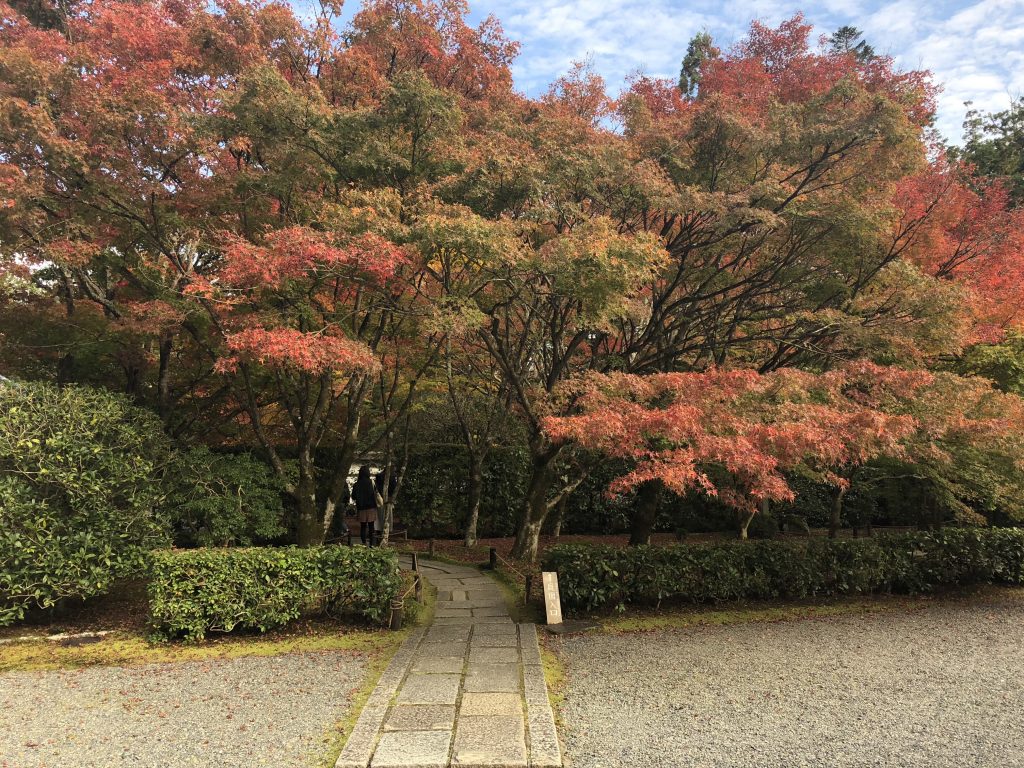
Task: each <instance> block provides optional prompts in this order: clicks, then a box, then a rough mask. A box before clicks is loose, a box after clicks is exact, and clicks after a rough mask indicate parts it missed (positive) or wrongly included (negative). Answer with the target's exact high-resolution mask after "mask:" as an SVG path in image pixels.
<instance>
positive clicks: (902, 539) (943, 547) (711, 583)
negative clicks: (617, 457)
mask: <svg viewBox="0 0 1024 768" xmlns="http://www.w3.org/2000/svg"><path fill="white" fill-rule="evenodd" d="M544 570H547V571H557V572H558V582H559V590H560V592H561V596H562V601H563V603H564V605H565V607H566V609H567V610H570V611H602V610H610V609H616V608H622V607H624V606H625V605H627V604H653V603H657V602H660V601H662V600H677V601H682V602H693V603H706V602H716V601H722V600H740V599H753V600H768V599H774V598H780V597H781V598H791V599H792V598H805V597H812V596H822V595H841V594H867V593H873V592H904V593H915V592H926V591H928V590H932V589H935V588H937V587H943V586H954V585H965V584H979V583H1003V584H1024V530H1022V529H1019V528H947V529H945V530H942V531H938V532H934V533H912V534H899V535H894V536H883V537H878V538H871V539H846V540H833V539H810V540H804V541H747V542H734V543H724V544H713V545H703V546H701V545H697V546H672V547H630V548H627V549H619V548H615V547H608V546H594V545H588V544H568V545H561V546H557V547H553V548H552V549H550V550H548V552H547V553H546V554H545V556H544Z"/></svg>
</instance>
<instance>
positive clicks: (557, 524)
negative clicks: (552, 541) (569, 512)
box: [551, 496, 569, 539]
mask: <svg viewBox="0 0 1024 768" xmlns="http://www.w3.org/2000/svg"><path fill="white" fill-rule="evenodd" d="M568 504H569V497H568V496H563V497H562V499H561V500H560V501H559V502H558V506H557V507H555V509H556V514H555V520H554V522H553V523H552V524H551V535H552V536H554V537H555V538H556V539H557V538H558V537H559V536H561V535H562V521H563V520H565V508H566V506H567V505H568Z"/></svg>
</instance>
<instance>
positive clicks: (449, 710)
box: [384, 704, 455, 731]
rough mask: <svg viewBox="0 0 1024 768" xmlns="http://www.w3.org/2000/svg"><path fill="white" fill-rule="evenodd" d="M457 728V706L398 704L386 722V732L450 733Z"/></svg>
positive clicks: (392, 709)
mask: <svg viewBox="0 0 1024 768" xmlns="http://www.w3.org/2000/svg"><path fill="white" fill-rule="evenodd" d="M454 727H455V706H454V705H450V704H397V705H395V706H394V707H392V708H391V714H390V715H388V719H387V720H386V721H385V722H384V730H385V731H450V730H452V728H454Z"/></svg>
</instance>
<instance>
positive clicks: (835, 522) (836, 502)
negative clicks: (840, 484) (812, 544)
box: [828, 488, 847, 539]
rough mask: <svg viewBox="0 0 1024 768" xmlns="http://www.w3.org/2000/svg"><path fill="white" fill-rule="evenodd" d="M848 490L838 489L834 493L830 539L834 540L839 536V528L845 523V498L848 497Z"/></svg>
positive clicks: (829, 522)
mask: <svg viewBox="0 0 1024 768" xmlns="http://www.w3.org/2000/svg"><path fill="white" fill-rule="evenodd" d="M846 491H847V489H846V488H836V489H835V491H833V492H832V508H831V510H830V513H829V518H828V537H829V538H830V539H834V538H835V537H836V536H838V535H839V528H840V526H841V525H842V522H843V498H844V497H845V496H846Z"/></svg>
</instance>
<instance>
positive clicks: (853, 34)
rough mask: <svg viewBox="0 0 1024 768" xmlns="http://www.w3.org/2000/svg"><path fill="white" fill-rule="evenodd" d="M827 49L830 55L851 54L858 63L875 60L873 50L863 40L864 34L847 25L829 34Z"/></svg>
mask: <svg viewBox="0 0 1024 768" xmlns="http://www.w3.org/2000/svg"><path fill="white" fill-rule="evenodd" d="M828 47H829V52H831V53H835V54H844V53H852V54H853V55H854V56H856V57H857V59H858V60H860V61H871V59H873V58H875V49H874V48H873V47H872V46H870V45H868V43H867V41H866V40H864V33H863V32H861V31H860V30H859V29H857V28H856V27H851V26H850V25H848V24H847V25H844V26H842V27H840V28H839V29H837V30H836V31H835V32H833V33H832V34H831V36H830V37H829V39H828Z"/></svg>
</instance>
